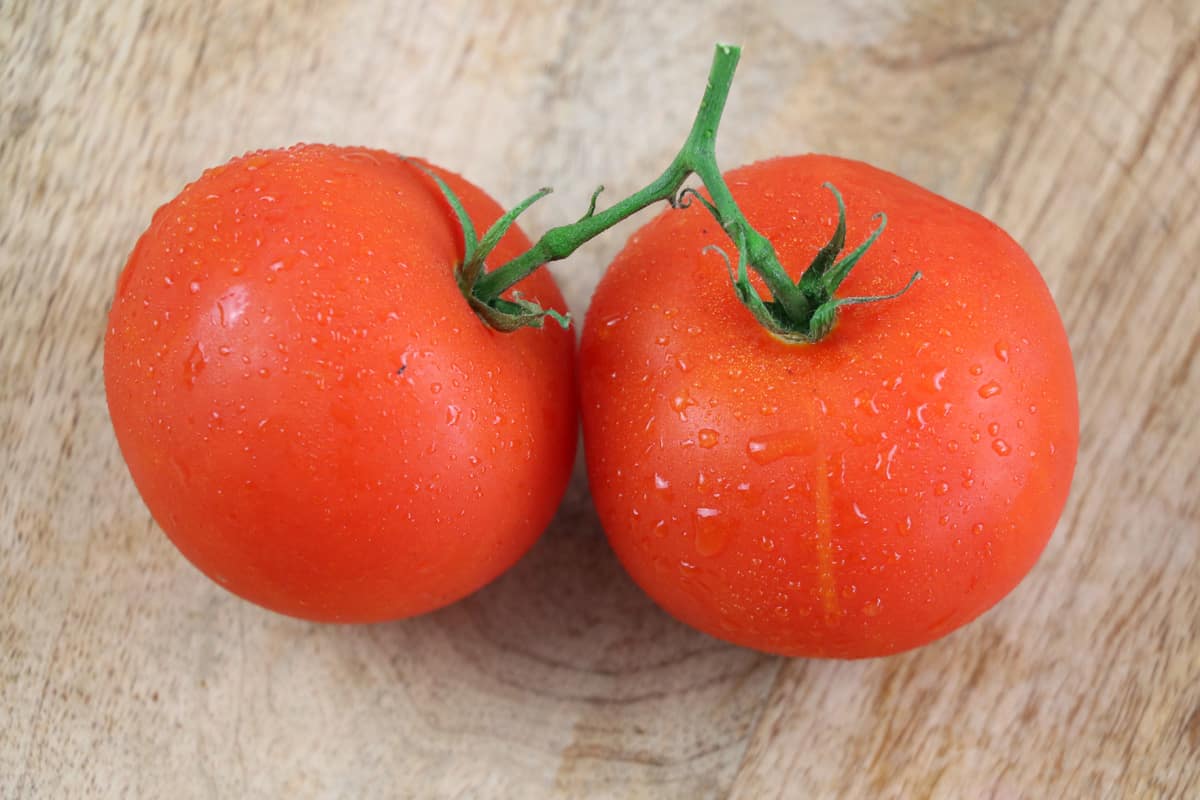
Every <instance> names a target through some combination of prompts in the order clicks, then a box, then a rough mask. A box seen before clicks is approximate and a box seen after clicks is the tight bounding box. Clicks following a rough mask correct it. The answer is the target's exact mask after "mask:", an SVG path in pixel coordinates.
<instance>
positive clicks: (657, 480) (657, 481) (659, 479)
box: [654, 472, 671, 489]
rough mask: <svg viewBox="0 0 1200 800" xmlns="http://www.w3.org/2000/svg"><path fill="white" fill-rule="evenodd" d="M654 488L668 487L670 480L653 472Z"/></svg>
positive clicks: (669, 486)
mask: <svg viewBox="0 0 1200 800" xmlns="http://www.w3.org/2000/svg"><path fill="white" fill-rule="evenodd" d="M654 488H655V489H669V488H671V482H670V481H669V480H667V479H666V478H664V477H663V476H662V475H659V474H658V473H657V472H656V473H654Z"/></svg>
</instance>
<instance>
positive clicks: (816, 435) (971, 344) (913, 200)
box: [580, 156, 1078, 658]
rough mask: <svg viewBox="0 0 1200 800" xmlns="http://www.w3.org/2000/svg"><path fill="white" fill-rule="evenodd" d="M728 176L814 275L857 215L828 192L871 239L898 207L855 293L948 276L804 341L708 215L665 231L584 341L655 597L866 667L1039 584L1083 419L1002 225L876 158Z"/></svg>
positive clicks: (650, 234) (652, 229)
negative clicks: (741, 275)
mask: <svg viewBox="0 0 1200 800" xmlns="http://www.w3.org/2000/svg"><path fill="white" fill-rule="evenodd" d="M727 180H728V183H729V185H730V188H731V190H732V192H733V194H734V196H735V198H736V199H737V201H738V203H739V205H740V206H741V207H742V209H743V210H744V212H745V213H746V216H747V218H748V219H749V221H750V222H751V224H753V225H754V226H755V228H756V229H757V230H758V231H760V232H761V233H763V234H764V235H766V236H767V237H768V238H769V239H770V240H771V241H772V242H773V243H774V245H775V247H776V249H777V251H778V252H779V255H780V258H781V261H782V263H783V264H784V265H786V266H787V268H788V269H789V271H790V272H791V273H792V274H791V277H792V278H793V279H795V278H797V277H798V274H799V271H800V270H802V269H803V268H804V267H805V266H806V265H808V264H809V262H811V261H812V259H813V256H814V255H815V254H816V252H817V250H818V249H819V248H820V247H821V246H822V245H823V244H825V242H826V241H827V240H828V239H829V236H830V233H831V231H832V230H833V227H834V224H835V221H836V206H835V204H834V202H833V199H832V198H831V196H830V195H829V193H828V192H827V191H826V190H824V189H822V188H821V184H822V183H823V182H824V181H830V182H832V183H833V184H834V185H836V186H837V187H838V188H839V189H840V190H841V192H842V193H843V194H844V196H845V197H846V200H847V205H848V225H849V239H850V241H851V242H852V243H853V242H854V241H856V239H857V240H861V239H863V238H865V237H866V235H867V233H868V232H869V231H870V230H871V229H872V227H873V226H874V223H873V221H872V214H873V213H874V212H877V211H884V212H886V214H887V216H888V226H887V229H886V232H885V234H884V235H883V236H882V237H881V238H880V239H879V241H878V242H877V243H876V244H875V245H874V246H873V247H872V248H871V249H870V250H869V251H868V252H867V254H866V255H865V256H864V257H863V259H862V260H861V261H860V262H859V264H858V265H857V266H856V267H855V269H854V271H853V272H852V273H851V274H850V276H849V278H848V279H847V280H846V282H845V284H843V289H842V292H841V294H843V295H883V294H888V293H890V292H894V291H895V290H896V289H897V288H899V287H902V286H904V285H905V283H906V282H907V281H908V280H909V278H910V276H911V275H912V274H913V273H914V272H915V271H917V270H920V271H921V272H922V273H923V276H924V277H923V278H922V279H921V280H918V281H917V282H916V283H915V284H914V285H913V286H912V288H911V290H910V291H909V292H908V293H907V294H905V295H903V296H902V297H900V298H897V299H895V300H890V301H886V302H880V303H874V304H868V305H857V306H851V307H846V308H844V309H842V310H841V312H840V317H839V320H838V322H837V324H836V325H835V327H834V328H833V330H832V331H831V333H830V334H829V335H828V336H827V337H826V338H824V339H823V340H821V341H820V342H817V343H815V344H788V343H785V342H783V341H780V340H779V339H776V338H775V337H773V336H772V335H771V334H769V333H767V332H766V331H765V330H764V329H763V328H762V327H761V326H759V324H758V323H757V322H756V320H755V319H754V318H753V316H752V315H751V314H750V313H749V312H748V311H747V310H746V309H745V308H744V307H743V306H742V305H741V304H740V303H739V302H738V301H737V299H736V298H735V296H734V292H733V290H732V288H731V287H730V278H729V275H728V273H727V270H726V265H725V262H724V261H723V260H722V258H721V257H720V256H719V255H718V254H716V253H714V252H711V251H709V252H704V248H705V246H706V245H708V244H710V243H717V244H720V245H721V246H722V247H724V248H725V249H726V250H727V251H728V252H729V253H733V252H735V249H734V248H733V247H732V244H731V243H730V242H729V239H728V237H726V236H725V235H724V234H723V233H722V232H721V231H720V229H719V228H718V226H717V225H716V224H715V223H714V222H713V221H712V218H711V216H710V215H709V214H708V213H707V212H706V211H705V210H704V209H703V208H701V207H700V206H699V204H693V207H691V208H688V209H672V210H668V211H667V212H665V213H664V214H662V215H661V216H660V217H658V218H657V219H655V220H654V221H652V222H651V223H650V224H649V225H647V226H646V227H645V228H643V229H642V230H641V231H639V232H638V233H637V234H636V235H635V236H634V237H633V238H632V239H631V241H630V242H629V243H628V245H627V246H626V248H625V249H624V251H623V252H621V254H620V255H619V256H618V257H617V259H616V260H615V262H614V263H613V264H612V266H611V268H610V269H609V271H608V272H607V274H606V275H605V276H604V278H603V280H602V281H601V283H600V285H599V287H598V289H597V292H596V295H595V298H594V299H593V302H592V306H591V308H590V310H589V312H588V317H587V322H586V326H585V330H584V335H583V341H582V349H581V353H580V380H581V398H582V414H583V421H584V435H585V444H586V449H587V461H588V474H589V478H590V483H591V490H592V493H593V497H594V498H595V503H596V507H597V509H598V511H599V514H600V517H601V520H602V522H603V525H604V528H605V530H606V531H607V533H608V536H609V538H610V540H611V542H612V544H613V547H614V548H615V550H616V552H617V554H618V556H619V558H620V559H621V561H622V563H623V564H624V565H625V567H626V568H627V569H628V570H629V572H630V573H631V575H632V576H633V578H634V580H635V581H636V582H637V583H638V584H639V585H641V586H642V587H643V588H644V589H645V590H646V592H647V593H649V594H650V595H651V596H652V597H653V598H654V599H655V600H656V601H658V602H659V603H660V604H661V605H662V606H663V607H664V608H665V609H666V610H667V611H669V612H670V613H672V614H673V615H675V616H676V617H678V618H679V619H681V620H683V621H685V622H687V623H689V624H691V625H693V626H695V627H698V628H700V629H702V630H705V631H707V632H709V633H711V634H713V635H715V636H718V637H721V638H724V639H727V640H729V641H732V642H736V643H738V644H742V645H747V646H750V647H755V648H759V649H762V650H766V651H771V652H776V653H783V654H788V655H802V656H828V657H847V658H854V657H867V656H877V655H884V654H888V653H894V652H897V651H901V650H905V649H908V648H912V647H915V646H918V645H921V644H923V643H926V642H929V641H931V640H933V639H936V638H938V637H940V636H942V635H944V634H946V633H948V632H950V631H952V630H954V629H955V628H957V627H959V626H961V625H963V624H965V623H966V622H968V621H970V620H971V619H973V618H975V617H976V616H978V615H979V614H980V613H982V612H983V611H985V610H987V609H988V608H990V607H991V606H992V605H994V604H995V603H996V602H997V601H998V600H999V599H1000V598H1001V597H1003V596H1004V595H1005V594H1006V593H1008V592H1009V591H1010V590H1011V589H1012V588H1013V587H1014V586H1015V585H1016V584H1017V583H1018V581H1020V579H1021V578H1022V577H1023V576H1024V575H1025V574H1026V572H1027V571H1028V570H1029V569H1030V568H1031V567H1032V566H1033V564H1034V562H1035V561H1036V559H1037V558H1038V556H1039V554H1040V553H1041V552H1042V550H1043V548H1044V546H1045V544H1046V542H1047V540H1048V538H1049V536H1050V534H1051V532H1052V531H1053V529H1054V526H1055V523H1056V522H1057V520H1058V518H1059V515H1060V513H1061V512H1062V509H1063V506H1064V503H1065V500H1066V497H1067V491H1068V487H1069V485H1070V481H1071V476H1072V472H1073V470H1074V465H1075V454H1076V449H1077V443H1078V405H1077V395H1076V387H1075V380H1074V370H1073V366H1072V361H1071V354H1070V350H1069V347H1068V343H1067V338H1066V335H1065V333H1064V329H1063V325H1062V322H1061V320H1060V318H1059V315H1058V312H1057V310H1056V308H1055V306H1054V303H1053V300H1052V298H1051V296H1050V293H1049V291H1048V289H1047V287H1046V285H1045V283H1044V282H1043V280H1042V278H1041V276H1040V275H1039V273H1038V271H1037V269H1036V268H1035V267H1034V265H1033V264H1032V263H1031V262H1030V260H1029V258H1028V257H1027V256H1026V255H1025V253H1024V252H1023V251H1022V250H1021V248H1020V247H1019V246H1018V245H1017V244H1016V243H1014V242H1013V241H1012V240H1011V239H1010V238H1009V237H1008V236H1007V235H1006V234H1005V233H1004V232H1003V231H1001V230H1000V229H999V228H998V227H996V226H995V225H994V224H992V223H990V222H988V221H987V220H986V219H984V218H983V217H980V216H979V215H977V214H975V213H973V212H971V211H969V210H967V209H965V208H962V207H961V206H958V205H956V204H954V203H951V202H950V201H948V200H945V199H943V198H941V197H938V196H936V195H934V194H932V193H930V192H928V191H926V190H923V189H921V188H920V187H918V186H916V185H914V184H911V183H909V182H907V181H904V180H902V179H900V178H897V177H896V176H894V175H891V174H889V173H886V172H882V171H880V170H877V169H874V168H872V167H869V166H867V165H865V164H861V163H858V162H853V161H845V160H841V159H834V158H827V157H817V156H808V157H798V158H786V159H776V160H773V161H766V162H761V163H758V164H755V165H751V166H749V167H745V168H742V169H740V170H735V171H733V172H731V173H729V174H728V175H727ZM793 270H794V271H793ZM758 285H759V288H760V290H762V289H763V287H762V284H761V283H759V284H758Z"/></svg>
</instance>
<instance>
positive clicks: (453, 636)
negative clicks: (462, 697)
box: [335, 459, 774, 703]
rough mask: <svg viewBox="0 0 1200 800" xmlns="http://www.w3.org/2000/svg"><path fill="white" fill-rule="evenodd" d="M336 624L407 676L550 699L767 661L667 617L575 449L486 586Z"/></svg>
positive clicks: (657, 685)
mask: <svg viewBox="0 0 1200 800" xmlns="http://www.w3.org/2000/svg"><path fill="white" fill-rule="evenodd" d="M335 629H336V630H337V631H338V633H337V634H336V635H337V636H339V637H341V636H346V637H349V638H352V639H356V640H358V639H366V640H369V641H370V642H371V644H372V646H373V648H374V649H375V650H376V652H377V653H379V652H380V651H382V655H383V656H384V657H385V658H387V659H389V660H390V661H391V662H392V663H393V665H394V666H395V667H396V668H397V669H398V670H400V671H401V672H402V673H403V674H404V676H405V677H406V678H412V679H413V680H417V681H420V680H421V679H422V677H421V675H419V674H414V673H413V672H412V670H416V671H417V672H418V673H424V674H425V675H433V676H436V677H435V680H437V681H438V682H445V683H446V684H454V685H456V686H457V687H458V689H459V690H461V689H462V687H464V686H470V687H472V689H476V688H478V689H481V690H484V691H487V692H491V693H496V692H499V693H515V694H518V695H537V696H538V697H543V698H545V697H550V698H557V699H559V700H572V699H573V700H584V701H594V702H602V703H604V702H612V703H630V702H636V701H637V700H638V699H645V698H652V697H660V696H662V695H664V694H666V693H674V692H684V691H687V690H688V689H689V687H693V688H694V687H697V686H710V685H712V684H714V683H718V682H720V681H722V679H724V678H731V679H732V678H733V677H735V676H744V674H745V673H746V672H747V671H754V670H757V669H759V668H760V667H762V666H763V665H764V664H767V663H772V662H773V661H774V659H772V658H771V657H769V656H764V655H762V654H759V653H754V652H752V651H749V650H744V649H741V648H738V647H734V646H732V645H728V644H726V643H724V642H721V641H719V640H717V639H714V638H712V637H709V636H707V635H705V634H703V633H700V632H699V631H696V630H693V629H691V628H689V627H687V626H685V625H683V624H681V623H679V622H677V621H676V620H674V619H673V618H672V617H670V616H669V615H667V614H666V613H665V612H664V611H662V610H661V609H659V608H658V606H656V605H655V604H654V603H653V602H652V601H651V600H650V599H649V598H648V597H647V596H646V595H645V594H644V593H643V592H642V591H641V589H640V588H638V587H637V585H636V584H634V583H633V581H632V580H631V579H630V578H629V576H628V575H627V574H626V573H625V571H624V569H623V568H622V567H621V565H620V563H619V562H618V560H617V558H616V556H615V555H614V554H613V552H612V550H611V548H610V547H609V545H608V541H607V539H606V538H605V535H604V531H603V529H602V528H601V526H600V521H599V519H598V518H597V516H596V512H595V509H594V507H593V506H592V502H591V498H590V495H589V493H588V491H587V476H586V471H585V470H584V468H583V463H582V459H580V460H579V461H578V463H577V464H576V468H575V471H574V474H573V475H572V478H571V482H570V485H569V486H568V488H567V492H566V496H565V498H564V500H563V503H562V504H561V506H560V508H559V511H558V514H557V515H556V517H555V519H554V521H553V522H552V523H551V525H550V527H549V529H548V530H547V531H546V533H545V534H544V535H543V536H542V537H541V539H540V540H539V541H538V542H537V544H535V545H534V547H533V548H532V549H531V550H530V551H529V553H527V554H526V555H525V557H524V558H522V559H521V560H520V561H519V562H518V563H517V564H516V565H515V566H514V567H513V568H512V569H510V570H509V571H508V572H506V573H505V574H504V575H502V576H500V577H499V578H498V579H497V580H495V581H494V582H492V583H491V584H490V585H488V586H486V587H485V588H483V589H482V590H480V591H479V592H476V593H475V594H473V595H471V596H470V597H467V598H466V599H464V600H461V601H459V602H458V603H455V604H453V605H450V606H448V607H446V608H444V609H441V610H439V611H436V612H433V613H431V614H427V615H425V616H422V617H416V618H413V619H409V620H402V621H399V622H394V623H384V624H379V625H369V626H351V627H346V628H340V629H339V628H336V626H335ZM483 687H488V688H487V689H483ZM447 688H448V686H447Z"/></svg>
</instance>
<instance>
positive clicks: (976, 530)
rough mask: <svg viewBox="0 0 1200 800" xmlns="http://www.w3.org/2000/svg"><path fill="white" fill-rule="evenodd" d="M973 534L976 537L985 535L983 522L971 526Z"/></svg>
mask: <svg viewBox="0 0 1200 800" xmlns="http://www.w3.org/2000/svg"><path fill="white" fill-rule="evenodd" d="M971 533H973V534H975V535H976V536H978V535H979V534H981V533H983V523H982V522H976V523H975V524H974V525H972V526H971Z"/></svg>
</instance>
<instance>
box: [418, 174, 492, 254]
mask: <svg viewBox="0 0 1200 800" xmlns="http://www.w3.org/2000/svg"><path fill="white" fill-rule="evenodd" d="M401 158H402V159H403V160H404V161H405V162H406V163H408V164H410V165H412V166H414V167H416V168H417V169H419V170H421V172H424V173H425V174H426V175H428V176H429V177H430V178H432V179H433V182H434V183H436V184H437V187H438V189H440V190H441V192H442V197H444V198H446V202H447V203H449V204H450V208H451V210H453V211H454V216H456V217H457V218H458V224H459V227H461V228H462V232H463V263H464V264H469V263H470V262H471V261H473V260H474V258H475V251H476V249H477V248H478V246H479V235H478V234H477V233H476V232H475V223H474V222H472V221H471V217H470V215H469V214H467V209H465V208H463V204H462V201H461V200H459V199H458V195H456V194H455V193H454V190H453V189H451V188H450V186H449V185H448V184H447V183H446V182H445V181H444V180H442V179H441V177H440V176H439V175H438V174H437V173H436V172H434V171H433V170H431V169H429V168H428V167H426V166H425V165H424V164H422V163H421V162H419V161H414V160H412V159H411V158H406V157H405V156H401Z"/></svg>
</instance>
